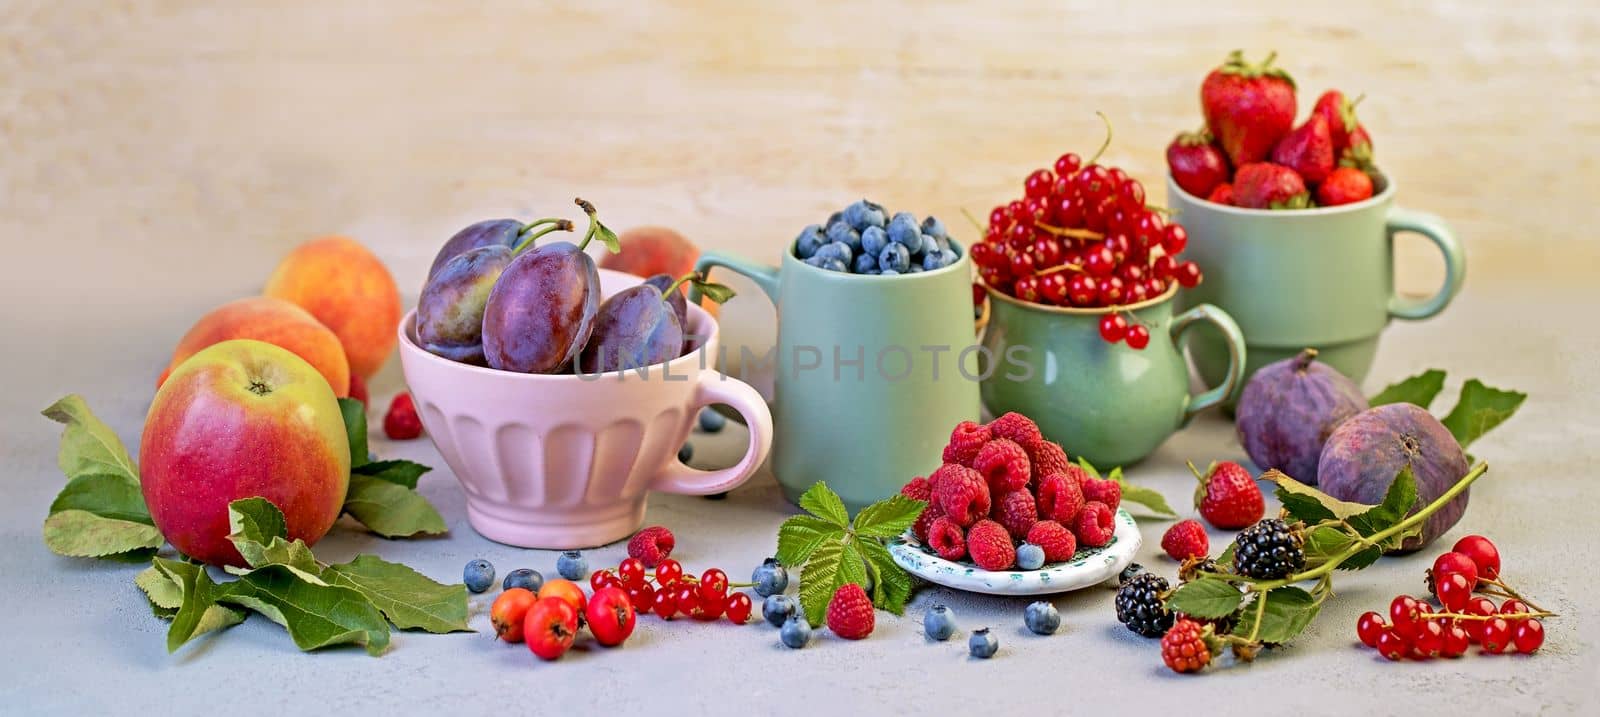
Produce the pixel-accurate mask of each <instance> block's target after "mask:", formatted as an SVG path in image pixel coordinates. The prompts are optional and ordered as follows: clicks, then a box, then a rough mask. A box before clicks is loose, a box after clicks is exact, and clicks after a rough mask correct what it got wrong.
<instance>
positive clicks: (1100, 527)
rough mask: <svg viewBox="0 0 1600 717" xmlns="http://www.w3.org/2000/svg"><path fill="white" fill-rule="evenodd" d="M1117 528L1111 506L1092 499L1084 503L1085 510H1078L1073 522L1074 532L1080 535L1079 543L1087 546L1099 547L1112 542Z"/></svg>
mask: <svg viewBox="0 0 1600 717" xmlns="http://www.w3.org/2000/svg"><path fill="white" fill-rule="evenodd" d="M1116 528H1117V525H1116V520H1115V518H1114V516H1113V515H1112V514H1111V508H1109V507H1107V506H1106V504H1105V503H1100V502H1098V501H1092V500H1091V501H1089V502H1087V503H1084V504H1083V510H1080V511H1078V518H1077V519H1076V520H1074V521H1073V522H1072V534H1073V535H1076V536H1078V543H1080V544H1081V545H1083V547H1085V548H1098V547H1101V546H1103V545H1105V544H1107V543H1110V542H1111V536H1112V535H1114V534H1116Z"/></svg>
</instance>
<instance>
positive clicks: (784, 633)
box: [778, 615, 811, 650]
mask: <svg viewBox="0 0 1600 717" xmlns="http://www.w3.org/2000/svg"><path fill="white" fill-rule="evenodd" d="M778 637H779V639H781V640H783V644H785V645H788V646H789V647H792V648H794V649H796V650H798V649H800V648H802V647H805V646H806V643H808V642H810V641H811V626H810V625H809V624H807V623H806V621H805V619H804V618H802V617H800V616H799V615H790V616H789V619H788V620H785V621H784V622H783V629H781V630H779V631H778Z"/></svg>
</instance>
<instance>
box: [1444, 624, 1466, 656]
mask: <svg viewBox="0 0 1600 717" xmlns="http://www.w3.org/2000/svg"><path fill="white" fill-rule="evenodd" d="M1471 644H1472V640H1471V638H1469V637H1468V636H1467V631H1466V630H1465V629H1463V628H1462V627H1461V626H1460V625H1451V626H1450V628H1449V629H1448V630H1445V633H1444V646H1443V647H1440V648H1439V655H1440V656H1442V657H1460V656H1462V655H1465V654H1467V648H1468V646H1470V645H1471Z"/></svg>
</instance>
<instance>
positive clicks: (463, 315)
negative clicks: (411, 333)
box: [417, 219, 572, 366]
mask: <svg viewBox="0 0 1600 717" xmlns="http://www.w3.org/2000/svg"><path fill="white" fill-rule="evenodd" d="M500 221H501V220H494V221H493V222H479V223H478V224H474V225H473V226H474V227H477V226H482V225H485V224H494V223H498V222H500ZM517 226H519V227H521V226H522V224H521V223H518V224H517ZM539 226H543V227H544V228H542V229H536V227H539ZM471 228H472V227H468V229H471ZM571 230H572V222H569V221H567V220H565V219H560V220H555V221H553V222H539V223H535V224H530V225H528V226H527V227H526V228H525V229H524V230H523V231H520V232H518V233H516V234H514V235H513V236H514V237H515V238H517V239H518V240H519V241H518V243H517V244H516V245H515V246H508V245H505V244H499V243H494V244H485V245H483V246H478V247H474V248H471V249H467V250H466V251H463V252H461V253H459V254H456V255H455V256H453V257H451V258H449V259H448V260H446V261H445V262H444V264H443V265H441V266H439V267H437V269H436V270H435V271H434V272H433V273H431V274H430V275H429V276H428V281H427V283H426V284H424V285H423V287H422V295H421V296H420V297H419V298H418V299H417V340H418V341H419V342H420V343H421V344H422V347H423V348H424V349H427V350H428V351H430V352H432V353H435V354H438V355H440V356H443V357H445V358H447V359H451V360H454V361H461V362H464V363H470V364H477V365H480V366H481V365H484V363H485V359H484V355H483V312H484V308H485V305H486V304H487V302H488V300H489V294H490V292H491V291H492V290H493V288H494V285H495V283H496V282H497V281H498V280H499V279H500V275H501V274H502V273H503V272H504V271H505V269H506V267H507V266H509V265H510V264H511V262H512V260H513V259H515V258H516V257H517V256H518V255H519V254H520V253H522V252H524V251H527V249H528V247H531V246H533V243H534V242H535V241H536V240H538V239H539V237H541V236H544V235H545V234H549V233H550V232H553V231H571ZM465 232H466V230H463V231H462V232H458V233H457V234H456V236H454V237H451V239H450V241H451V242H455V241H456V240H457V239H459V238H460V237H461V236H462V235H463V233H465ZM447 248H448V243H447ZM441 254H442V252H441Z"/></svg>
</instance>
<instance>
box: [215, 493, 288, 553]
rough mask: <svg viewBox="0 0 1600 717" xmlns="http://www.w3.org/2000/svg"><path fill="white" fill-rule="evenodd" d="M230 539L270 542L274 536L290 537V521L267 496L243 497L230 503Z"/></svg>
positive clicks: (237, 541)
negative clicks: (285, 518)
mask: <svg viewBox="0 0 1600 717" xmlns="http://www.w3.org/2000/svg"><path fill="white" fill-rule="evenodd" d="M228 533H229V534H228V539H229V540H232V541H233V542H234V544H235V545H237V544H238V543H239V541H241V540H243V541H248V542H252V543H262V544H265V543H269V542H272V539H273V538H287V537H289V523H288V521H286V520H284V517H283V511H281V510H279V509H278V506H276V505H274V504H273V503H272V501H270V500H267V499H266V498H241V499H239V500H236V501H233V502H232V503H229V504H228Z"/></svg>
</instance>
